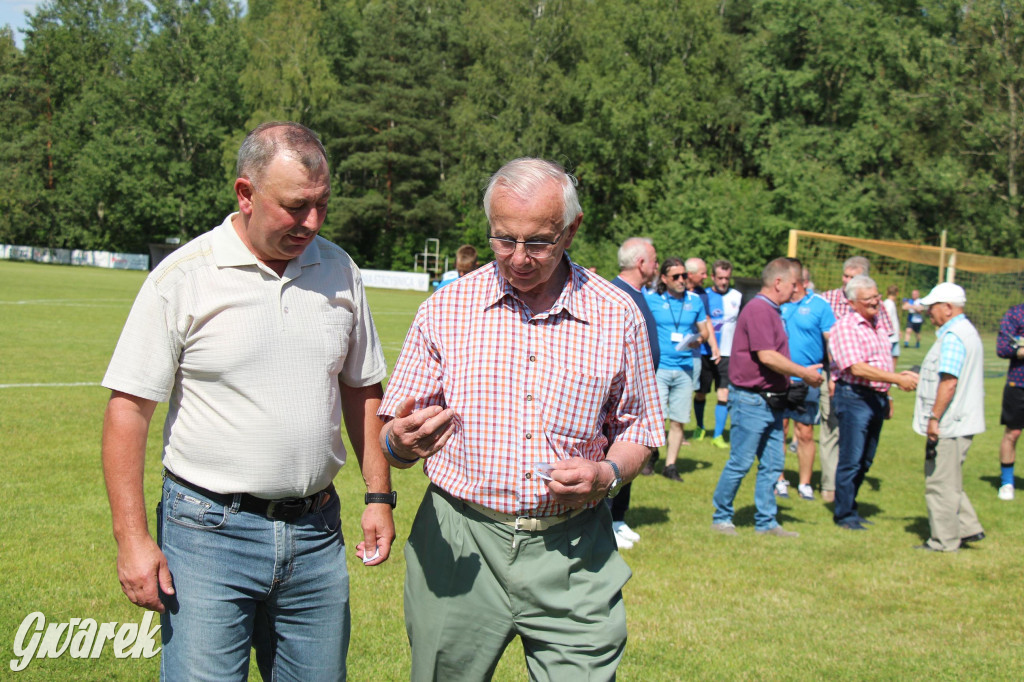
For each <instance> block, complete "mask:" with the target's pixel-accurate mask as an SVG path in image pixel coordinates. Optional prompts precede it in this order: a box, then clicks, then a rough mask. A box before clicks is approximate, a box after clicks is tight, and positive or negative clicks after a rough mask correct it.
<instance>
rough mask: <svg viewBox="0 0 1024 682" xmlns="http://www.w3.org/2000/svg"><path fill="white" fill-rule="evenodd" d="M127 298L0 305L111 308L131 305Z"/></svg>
mask: <svg viewBox="0 0 1024 682" xmlns="http://www.w3.org/2000/svg"><path fill="white" fill-rule="evenodd" d="M131 302H132V301H131V299H127V298H84V299H81V298H80V299H73V298H36V299H28V300H24V301H0V305H58V306H66V307H70V308H111V307H114V306H122V305H125V304H127V305H131Z"/></svg>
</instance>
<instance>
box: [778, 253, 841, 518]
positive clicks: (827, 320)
mask: <svg viewBox="0 0 1024 682" xmlns="http://www.w3.org/2000/svg"><path fill="white" fill-rule="evenodd" d="M794 260H795V259H794ZM801 273H802V276H801V277H799V278H798V279H797V282H796V288H795V289H794V290H793V298H792V299H791V300H790V302H788V303H783V304H782V323H783V325H784V326H785V327H786V335H787V336H788V337H789V354H790V357H791V358H792V360H793V362H795V363H796V364H798V365H800V366H801V367H810V366H811V365H821V364H822V363H824V361H825V348H826V344H827V343H828V332H829V330H830V329H831V328H832V325H833V324H835V323H836V318H835V315H834V314H833V312H832V306H830V305H829V303H828V301H826V300H825V299H824V298H822V297H821V296H819V295H818V294H814V293H811V292H809V291H808V290H807V285H808V283H809V282H810V281H811V273H810V271H809V270H808V269H807V268H801ZM792 381H793V384H794V385H798V384H799V383H802V382H801V380H800V379H799V378H798V377H793V378H792ZM819 399H820V390H819V389H818V388H813V387H811V386H808V387H807V396H806V397H805V398H804V400H803V404H802V405H798V406H795V407H790V408H788V409H787V410H786V411H785V413H784V416H785V418H786V419H790V420H792V421H793V424H794V426H795V429H794V430H795V431H796V442H797V450H796V452H797V461H798V471H799V484H798V485H797V493H798V494H799V495H800V499H803V500H813V499H814V491H813V489H812V488H811V472H812V471H813V470H814V425H815V424H817V423H818V421H819V415H818V401H819ZM788 487H789V482H788V481H786V478H785V476H780V477H779V481H778V483H776V485H775V492H776V494H778V495H782V496H788V493H787V489H788ZM783 493H786V494H785V495H783Z"/></svg>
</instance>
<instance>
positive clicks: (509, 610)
mask: <svg viewBox="0 0 1024 682" xmlns="http://www.w3.org/2000/svg"><path fill="white" fill-rule="evenodd" d="M484 210H485V212H486V214H487V218H488V221H489V223H490V234H489V239H490V245H491V248H492V249H493V250H494V253H495V256H496V261H495V262H494V263H491V264H489V265H486V266H484V267H482V268H480V269H479V270H477V271H475V272H473V273H471V274H469V275H467V276H466V277H463V278H460V279H459V280H458V281H456V282H454V283H452V284H450V285H449V286H447V287H445V288H444V289H442V290H441V291H439V292H436V293H435V294H434V295H433V296H431V297H430V298H429V299H427V301H426V302H425V303H423V305H422V306H420V309H419V312H418V313H417V315H416V319H415V321H414V322H413V325H412V327H411V328H410V330H409V333H408V336H407V337H406V339H405V345H404V347H403V348H402V353H401V356H400V357H399V359H398V362H397V365H396V366H395V371H394V374H393V375H392V376H391V379H390V382H389V384H388V387H387V391H386V394H385V397H384V401H383V403H382V404H381V408H380V411H379V414H380V415H381V416H382V417H383V418H384V419H385V420H386V421H388V423H387V424H386V425H385V427H384V431H385V433H384V434H382V437H381V444H382V447H383V449H384V450H385V451H386V452H387V453H388V456H389V458H390V459H391V461H392V464H393V465H394V466H396V467H398V468H406V467H409V466H412V465H413V464H415V463H417V462H419V461H421V460H423V461H424V462H425V463H424V470H425V472H426V474H427V476H428V477H429V478H430V481H431V484H430V486H429V488H428V490H427V492H426V495H425V496H424V498H423V502H422V504H421V505H420V508H419V511H418V513H417V515H416V520H415V521H414V523H413V526H412V529H411V531H410V533H409V541H408V544H407V545H406V548H405V556H406V562H407V568H406V582H405V617H406V629H407V631H408V635H409V641H410V644H411V646H412V679H414V680H428V679H430V680H433V679H449V680H450V679H460V680H461V679H465V680H480V679H488V678H490V676H491V675H492V674H493V671H494V668H495V666H496V665H497V663H498V660H499V659H500V657H501V654H502V652H503V651H504V650H505V648H506V646H507V645H508V644H509V642H510V641H511V640H512V639H513V638H514V637H515V636H516V635H519V636H520V638H521V639H522V643H523V649H524V651H525V654H526V662H527V665H528V667H529V672H530V677H531V678H534V679H613V678H614V676H615V670H616V667H617V666H618V663H619V661H620V659H621V657H622V653H623V650H624V648H625V642H626V617H625V608H624V606H623V601H622V587H623V585H625V583H626V581H627V580H628V579H629V577H630V570H629V568H628V567H627V566H626V563H625V561H623V559H622V558H621V557H620V556H619V554H618V552H617V551H616V546H615V538H614V536H613V533H612V526H611V517H610V515H609V512H608V507H607V505H606V504H603V503H602V501H603V500H604V498H606V497H607V496H609V495H614V494H615V493H616V492H617V491H618V490H619V489H621V487H622V485H623V483H625V482H628V481H629V480H631V479H632V478H633V477H634V476H636V475H637V473H638V472H639V471H640V469H641V468H642V467H643V464H644V462H645V460H646V459H647V457H648V455H649V453H650V449H651V448H654V447H658V446H660V445H662V444H663V442H664V436H663V423H662V418H661V414H662V412H661V405H660V403H659V400H658V390H657V385H656V383H655V380H654V367H653V364H652V362H651V352H650V349H649V347H648V340H647V333H646V331H645V327H644V321H643V317H642V316H641V314H640V311H639V310H638V309H637V307H636V304H634V303H633V301H632V300H631V299H630V298H629V296H627V295H626V294H625V293H624V292H622V291H621V290H620V289H618V288H617V287H614V286H612V285H611V284H610V283H608V282H606V281H605V280H603V279H601V278H600V277H598V276H596V275H593V274H591V273H589V272H587V270H586V269H584V268H581V267H580V266H578V265H576V264H574V263H573V262H572V261H571V260H569V258H568V257H567V256H566V255H565V251H566V249H568V248H569V245H570V244H571V243H572V240H573V237H574V236H575V235H576V231H577V230H578V229H579V226H580V223H581V221H582V219H583V214H582V212H581V210H580V206H579V200H578V199H577V196H576V189H575V181H574V179H573V178H572V177H571V176H570V175H568V174H567V173H566V172H565V171H564V170H563V169H562V168H561V167H560V166H558V165H556V164H554V163H550V162H547V161H542V160H539V159H517V160H515V161H512V162H510V163H508V164H506V165H505V166H504V167H502V168H501V169H500V170H499V171H498V172H497V173H496V174H495V175H494V176H493V177H492V178H491V181H490V183H489V185H488V187H487V190H486V192H485V194H484Z"/></svg>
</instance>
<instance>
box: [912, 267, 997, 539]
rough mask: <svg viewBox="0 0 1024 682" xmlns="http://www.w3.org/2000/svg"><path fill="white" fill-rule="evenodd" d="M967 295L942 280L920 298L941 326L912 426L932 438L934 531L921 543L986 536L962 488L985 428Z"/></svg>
mask: <svg viewBox="0 0 1024 682" xmlns="http://www.w3.org/2000/svg"><path fill="white" fill-rule="evenodd" d="M966 303H967V295H966V294H965V293H964V290H963V289H962V288H961V287H959V286H957V285H956V284H953V283H952V282H943V283H942V284H939V285H938V286H936V287H935V288H934V289H932V290H931V292H930V293H929V294H928V295H927V296H925V297H924V298H923V299H921V305H922V306H924V307H926V308H927V310H928V317H929V318H930V319H931V321H932V324H934V325H935V326H936V327H938V331H937V332H936V337H937V338H936V341H935V345H933V346H932V347H931V349H930V350H929V351H928V354H927V355H926V356H925V358H924V361H923V362H922V363H921V376H920V380H919V381H918V384H917V401H916V403H915V405H914V431H916V432H917V433H919V434H921V435H922V436H925V437H926V438H927V439H928V442H927V447H926V448H925V462H924V475H925V479H924V480H925V492H924V500H925V503H926V504H927V505H928V523H929V526H930V527H931V537H930V538H929V539H928V541H927V542H925V543H924V544H923V545H919V546H918V549H924V550H928V551H932V552H955V551H956V550H958V549H960V547H962V546H964V545H965V544H966V543H970V542H977V541H979V540H983V539H984V538H985V532H984V530H982V527H981V523H980V522H979V521H978V515H977V514H975V513H974V507H972V506H971V501H970V500H969V499H967V493H965V492H964V488H963V464H964V460H965V459H966V458H967V450H968V449H969V448H970V447H971V439H972V438H973V437H974V435H975V434H978V433H981V432H983V431H984V430H985V411H984V409H982V408H981V406H982V405H984V403H985V388H984V381H983V371H984V364H985V361H984V358H983V353H982V344H981V337H980V336H978V331H977V330H976V329H975V328H974V325H972V324H971V322H970V320H968V319H967V317H966V316H965V315H964V305H966Z"/></svg>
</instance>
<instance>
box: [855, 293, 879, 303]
mask: <svg viewBox="0 0 1024 682" xmlns="http://www.w3.org/2000/svg"><path fill="white" fill-rule="evenodd" d="M881 300H882V297H881V296H879V295H877V294H876V295H874V296H870V297H868V298H862V299H860V302H861V303H878V302H879V301H881Z"/></svg>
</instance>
